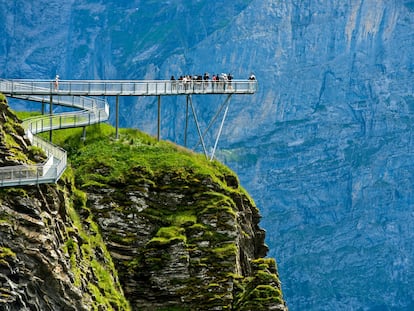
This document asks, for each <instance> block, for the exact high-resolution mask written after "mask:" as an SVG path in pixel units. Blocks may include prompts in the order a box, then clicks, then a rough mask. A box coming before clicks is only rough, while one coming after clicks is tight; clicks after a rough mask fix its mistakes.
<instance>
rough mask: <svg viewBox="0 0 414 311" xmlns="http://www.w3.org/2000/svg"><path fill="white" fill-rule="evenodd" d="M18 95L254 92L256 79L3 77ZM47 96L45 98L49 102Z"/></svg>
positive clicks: (7, 90) (6, 89) (5, 84)
mask: <svg viewBox="0 0 414 311" xmlns="http://www.w3.org/2000/svg"><path fill="white" fill-rule="evenodd" d="M0 84H3V85H2V87H1V89H3V92H5V93H10V94H15V95H50V94H53V95H60V96H64V95H85V96H105V95H106V96H131V95H134V96H154V95H177V94H253V93H255V92H256V91H257V81H256V80H227V81H225V80H220V81H212V80H144V81H138V80H60V81H59V83H58V85H55V82H54V81H50V80H0ZM47 100H48V99H47V98H44V101H47Z"/></svg>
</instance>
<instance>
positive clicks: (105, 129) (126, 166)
mask: <svg viewBox="0 0 414 311" xmlns="http://www.w3.org/2000/svg"><path fill="white" fill-rule="evenodd" d="M45 135H46V137H48V134H45ZM53 142H54V143H55V144H58V145H60V146H61V147H62V148H64V149H65V150H67V151H68V157H69V160H70V163H71V165H72V167H73V168H74V169H75V170H76V171H77V174H76V181H77V185H78V186H80V187H87V186H97V187H99V186H104V185H106V184H108V183H110V184H113V183H118V184H125V185H128V182H129V179H130V178H131V176H132V175H133V174H131V173H132V172H131V167H135V168H136V163H139V166H140V167H139V169H140V170H141V171H142V172H146V174H150V175H153V176H156V175H158V174H162V173H163V172H165V171H170V172H173V173H174V174H175V175H178V176H180V177H182V178H185V177H187V176H188V175H189V172H190V173H191V176H192V177H193V178H194V176H199V177H200V178H201V176H204V177H206V176H209V177H211V178H212V179H213V181H214V182H217V183H220V184H221V185H222V186H228V185H230V186H231V187H235V188H238V186H239V182H238V180H237V176H236V175H235V174H234V173H233V172H232V171H231V170H230V169H229V168H228V167H226V166H225V165H223V164H221V163H220V162H218V161H209V160H207V159H206V157H205V156H204V155H202V154H197V153H194V152H192V151H190V150H188V149H185V148H183V147H180V146H178V145H176V144H173V143H171V142H168V141H157V140H156V139H155V138H154V137H151V136H149V135H147V134H145V133H142V132H141V131H139V130H136V129H120V130H119V139H115V128H114V127H112V126H110V125H107V124H99V125H94V126H90V127H87V128H86V137H85V139H82V129H78V128H75V129H68V130H59V131H54V132H53ZM97 168H98V170H97ZM239 190H242V189H239ZM245 194H246V195H247V193H245Z"/></svg>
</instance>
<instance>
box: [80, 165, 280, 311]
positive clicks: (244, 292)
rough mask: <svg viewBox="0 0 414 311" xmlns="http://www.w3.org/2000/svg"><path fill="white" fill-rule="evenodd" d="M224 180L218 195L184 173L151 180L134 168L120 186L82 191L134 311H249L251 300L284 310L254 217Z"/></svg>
mask: <svg viewBox="0 0 414 311" xmlns="http://www.w3.org/2000/svg"><path fill="white" fill-rule="evenodd" d="M227 177H228V180H223V181H222V182H223V183H224V185H225V187H226V188H227V189H226V188H223V185H221V184H220V183H217V182H215V181H213V180H212V178H211V177H209V176H197V175H194V174H193V173H192V172H191V171H187V170H186V171H182V172H180V173H179V174H178V173H174V172H172V173H171V172H163V173H162V174H161V175H158V176H151V173H150V172H148V171H145V170H142V169H139V168H137V169H136V170H135V169H134V171H133V172H131V175H130V176H129V179H128V180H126V181H125V183H119V184H116V185H113V186H112V187H109V188H107V187H105V188H104V189H97V188H93V187H91V188H88V190H87V193H88V198H89V207H90V208H91V210H92V211H93V213H94V215H95V217H96V218H95V219H96V221H97V223H98V224H99V226H100V228H101V231H102V235H103V237H104V239H105V241H106V244H107V247H108V249H109V250H110V252H111V254H112V257H113V258H114V261H115V264H116V266H117V268H118V273H119V276H120V279H121V282H122V284H123V288H124V291H125V294H126V296H127V297H129V299H130V302H131V305H132V306H133V307H135V309H137V310H138V309H139V310H153V309H154V308H155V307H159V308H161V307H167V306H171V307H172V306H175V307H177V308H182V309H187V308H188V309H189V310H192V309H194V308H196V309H197V308H199V309H203V310H222V309H232V310H233V309H234V310H249V309H250V308H251V307H253V306H254V304H255V302H254V295H258V297H257V298H259V297H260V299H262V303H257V306H256V307H258V308H259V309H263V310H265V309H266V310H267V309H271V306H274V307H276V306H279V307H277V309H284V307H283V301H282V300H281V296H280V292H279V291H280V284H279V281H278V279H277V276H276V270H275V266H274V261H272V260H271V259H263V257H264V256H265V255H266V253H267V247H266V246H265V245H264V231H263V230H262V229H260V228H259V226H258V222H259V214H258V210H257V209H256V207H255V206H254V205H253V203H252V201H251V200H250V199H249V198H248V197H247V196H246V194H244V193H242V192H240V191H239V184H238V182H237V180H236V179H235V178H234V176H227ZM109 198H110V199H109ZM262 274H264V275H267V276H266V279H265V278H263V277H262ZM267 278H268V279H267ZM258 284H261V285H260V286H262V290H261V289H260V286H258ZM247 288H251V289H247ZM253 289H254V291H256V293H253ZM277 297H280V298H277ZM252 299H253V301H251V300H252ZM277 299H280V300H277ZM258 300H259V299H258Z"/></svg>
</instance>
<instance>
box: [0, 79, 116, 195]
mask: <svg viewBox="0 0 414 311" xmlns="http://www.w3.org/2000/svg"><path fill="white" fill-rule="evenodd" d="M5 83H8V81H5V80H2V81H0V91H2V92H4V93H5V95H6V96H11V97H15V98H20V99H25V100H30V101H36V102H42V103H45V102H48V103H50V102H52V104H53V105H59V106H65V107H72V108H75V109H77V110H76V111H74V112H67V113H61V114H55V115H42V116H39V117H35V118H30V119H26V120H24V121H23V127H24V129H25V133H26V135H27V137H28V139H29V140H30V141H31V143H32V145H34V146H38V147H39V148H41V149H42V150H43V151H44V152H45V154H46V155H47V160H46V161H45V162H44V163H41V164H36V165H16V166H6V167H1V168H0V187H5V186H17V185H34V184H41V183H55V182H57V180H58V179H59V178H60V177H61V176H62V174H63V172H64V171H65V169H66V166H67V155H66V151H65V150H63V149H62V148H60V147H58V146H56V145H54V144H52V143H50V142H48V141H46V140H44V139H42V138H40V137H39V136H36V135H35V134H37V133H41V132H46V131H49V130H54V129H63V128H71V127H79V126H87V125H91V124H95V123H99V122H103V121H106V120H108V117H109V105H108V103H107V102H106V101H103V100H100V99H96V98H91V97H84V96H68V95H66V96H49V97H48V100H47V101H46V98H45V96H38V95H15V94H13V93H12V92H7V87H5V85H4V84H5ZM2 84H3V85H2ZM38 91H39V92H40V90H38Z"/></svg>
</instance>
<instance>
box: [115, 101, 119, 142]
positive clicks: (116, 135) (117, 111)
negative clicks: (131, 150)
mask: <svg viewBox="0 0 414 311" xmlns="http://www.w3.org/2000/svg"><path fill="white" fill-rule="evenodd" d="M115 139H119V96H118V95H117V96H116V99H115Z"/></svg>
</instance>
